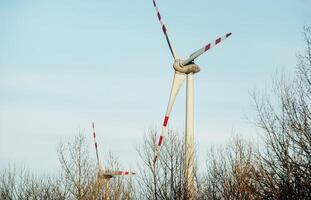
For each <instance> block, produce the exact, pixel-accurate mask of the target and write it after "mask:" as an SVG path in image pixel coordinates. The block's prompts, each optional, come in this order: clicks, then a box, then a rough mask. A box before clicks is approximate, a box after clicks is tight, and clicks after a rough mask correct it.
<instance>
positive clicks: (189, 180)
mask: <svg viewBox="0 0 311 200" xmlns="http://www.w3.org/2000/svg"><path fill="white" fill-rule="evenodd" d="M153 5H154V8H155V10H156V13H157V17H158V20H159V22H160V24H161V27H162V31H163V33H164V35H165V38H166V41H167V44H168V46H169V49H170V51H171V53H172V55H173V58H174V64H173V68H174V70H175V74H174V78H173V84H172V88H171V93H170V97H169V101H168V105H167V109H166V113H165V117H164V120H163V125H162V129H161V134H160V137H159V141H158V143H157V150H156V152H155V156H154V159H153V164H154V165H155V163H156V161H157V159H158V156H159V152H160V149H161V147H162V145H163V141H164V133H165V131H166V127H167V124H168V120H169V117H170V113H171V111H172V107H173V104H174V101H175V98H176V95H177V94H178V91H179V89H180V87H181V86H182V84H183V82H184V80H186V96H187V97H186V127H185V129H186V130H185V158H184V162H185V174H184V175H185V180H186V188H187V192H188V193H189V194H190V195H191V194H193V192H194V189H195V188H194V187H195V186H194V156H193V154H194V119H193V110H194V109H193V107H194V80H193V79H194V74H195V73H198V72H199V71H200V68H199V66H198V65H196V64H195V63H194V60H195V59H196V58H197V57H199V56H200V55H202V54H203V53H205V52H207V51H208V50H210V49H211V48H213V47H214V46H216V45H217V44H219V43H220V42H222V41H223V40H225V39H226V38H228V37H229V36H230V35H231V33H227V34H225V35H224V36H222V37H219V38H217V39H216V40H214V41H213V42H211V43H209V44H207V45H205V46H203V47H202V48H200V49H199V50H197V51H195V52H194V53H192V54H191V55H190V56H189V58H187V59H185V60H183V59H180V58H179V57H178V54H177V52H176V50H175V49H174V47H173V45H172V43H171V42H170V39H169V37H168V33H167V28H166V26H165V24H164V23H163V21H162V17H161V15H160V12H159V9H158V7H157V4H156V2H155V0H153Z"/></svg>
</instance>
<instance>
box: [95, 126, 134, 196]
mask: <svg viewBox="0 0 311 200" xmlns="http://www.w3.org/2000/svg"><path fill="white" fill-rule="evenodd" d="M92 129H93V139H94V144H95V151H96V159H97V166H98V175H97V184H98V185H99V186H100V188H102V187H103V186H104V184H105V185H106V186H105V195H106V193H107V191H108V182H109V180H110V179H111V178H114V177H116V176H131V175H135V173H134V172H128V171H105V170H104V167H103V165H102V164H101V162H100V160H99V156H98V149H97V148H98V145H97V141H96V133H95V125H94V122H93V123H92ZM107 198H109V197H107ZM107 198H105V199H107Z"/></svg>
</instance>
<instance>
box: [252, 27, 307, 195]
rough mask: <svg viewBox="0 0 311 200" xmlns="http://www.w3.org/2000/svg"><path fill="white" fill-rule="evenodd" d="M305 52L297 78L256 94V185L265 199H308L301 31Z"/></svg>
mask: <svg viewBox="0 0 311 200" xmlns="http://www.w3.org/2000/svg"><path fill="white" fill-rule="evenodd" d="M304 39H305V41H306V52H305V53H304V54H302V55H299V56H298V64H297V72H298V73H297V76H296V77H294V79H293V80H292V81H289V80H288V79H287V78H285V76H283V77H282V78H281V79H278V80H276V81H275V83H274V88H273V94H275V96H270V97H267V96H263V95H258V93H255V94H254V95H253V99H254V104H255V106H256V111H257V114H258V119H257V125H258V126H259V127H260V128H261V129H262V130H263V133H264V138H265V151H264V152H262V153H261V156H260V166H261V167H260V169H261V170H260V171H258V174H257V176H258V180H257V183H258V185H259V186H260V195H261V197H262V198H264V199H311V129H310V125H311V124H310V120H311V113H310V112H311V110H310V109H311V107H310V106H311V104H310V103H311V101H310V100H311V98H310V97H311V96H310V95H311V73H310V72H311V40H310V39H311V30H310V27H305V28H304Z"/></svg>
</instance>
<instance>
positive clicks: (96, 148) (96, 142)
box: [92, 122, 100, 169]
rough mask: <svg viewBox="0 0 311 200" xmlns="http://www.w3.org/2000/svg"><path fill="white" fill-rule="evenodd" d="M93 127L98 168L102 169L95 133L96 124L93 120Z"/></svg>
mask: <svg viewBox="0 0 311 200" xmlns="http://www.w3.org/2000/svg"><path fill="white" fill-rule="evenodd" d="M92 128H93V139H94V144H95V151H96V159H97V165H98V168H99V169H100V162H99V157H98V149H97V141H96V133H95V125H94V122H92Z"/></svg>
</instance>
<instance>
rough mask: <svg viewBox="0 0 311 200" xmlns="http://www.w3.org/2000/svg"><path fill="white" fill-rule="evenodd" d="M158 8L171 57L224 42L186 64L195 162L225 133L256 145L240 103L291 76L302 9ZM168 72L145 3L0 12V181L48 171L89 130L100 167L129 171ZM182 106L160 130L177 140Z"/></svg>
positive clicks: (37, 3)
mask: <svg viewBox="0 0 311 200" xmlns="http://www.w3.org/2000/svg"><path fill="white" fill-rule="evenodd" d="M158 6H159V8H160V11H161V14H162V17H163V19H164V22H165V23H166V24H167V27H168V32H169V35H170V37H171V41H172V43H173V44H174V46H175V47H176V49H177V51H178V53H179V54H180V55H181V56H182V57H186V56H188V55H189V54H190V53H192V52H193V51H194V50H197V49H198V48H200V47H201V46H203V45H204V44H206V43H207V42H210V41H212V40H214V39H215V38H217V37H218V36H221V35H223V34H224V33H227V32H232V33H233V35H232V36H231V37H230V38H229V39H227V40H226V41H224V42H223V43H222V44H220V45H219V46H217V47H215V48H214V49H212V50H211V51H210V52H209V53H207V54H205V55H203V56H202V57H200V59H198V60H197V63H198V64H199V65H200V66H201V72H200V73H199V74H197V75H196V79H195V89H196V91H195V93H196V97H195V100H196V104H195V108H196V110H195V118H196V122H195V125H196V128H195V132H196V140H197V143H198V145H199V152H200V157H202V158H203V157H204V154H205V152H206V150H207V148H208V147H209V146H210V145H211V144H220V143H224V142H226V141H227V140H228V138H229V137H230V135H232V130H235V131H236V132H239V133H241V134H242V135H244V136H246V137H256V130H255V129H254V127H252V126H250V125H249V123H248V121H247V120H246V119H245V115H250V116H252V115H253V114H252V113H253V110H252V108H251V105H250V103H251V101H250V96H249V92H250V91H252V90H253V88H254V87H255V86H256V87H257V88H265V87H266V86H267V85H268V84H269V81H270V80H271V77H272V76H273V74H274V73H275V71H276V70H277V69H281V68H285V69H286V70H287V71H288V72H293V71H294V65H295V62H296V61H295V59H296V58H295V56H296V55H297V54H298V53H299V52H302V51H303V47H304V46H303V40H302V37H301V36H302V34H301V31H302V27H303V25H308V24H309V25H310V24H311V1H308V0H284V1H268V0H262V1H247V0H236V1H224V0H217V1H216V0H213V1H206V0H193V1H177V0H171V1H164V0H159V1H158ZM172 62H173V61H172V57H171V54H170V52H169V49H168V47H167V44H166V42H165V38H164V36H163V34H162V32H161V28H160V25H159V23H158V21H157V18H156V15H155V11H154V8H153V4H152V0H137V1H107V0H101V1H100V0H90V1H82V0H66V1H63V0H62V1H60V0H45V1H43V0H32V1H31V0H28V1H27V0H23V1H22V0H19V1H18V0H2V1H0V169H2V168H3V167H5V166H7V165H8V164H9V163H15V164H17V165H18V166H20V165H26V166H28V167H29V168H31V169H41V170H42V171H43V172H45V171H47V172H50V171H53V170H54V169H55V167H56V166H57V164H58V163H57V155H56V146H57V143H58V141H60V140H66V139H68V137H70V136H72V135H76V134H77V133H78V132H79V130H81V131H83V132H84V133H85V134H88V135H89V141H90V142H92V140H91V139H92V138H91V129H90V128H91V122H92V121H95V123H96V126H97V134H98V138H99V139H98V140H99V144H100V148H101V149H100V153H101V157H104V155H105V154H106V153H107V152H108V151H109V150H111V151H112V152H114V153H115V154H116V155H117V156H118V157H119V158H120V160H121V161H122V163H123V165H124V166H125V167H130V168H133V167H135V163H136V161H137V160H138V159H139V158H138V155H137V153H136V150H135V148H136V147H137V145H138V144H140V143H141V142H142V138H143V134H144V132H145V131H146V130H147V129H148V128H150V127H158V128H159V129H160V126H161V122H162V119H163V115H164V112H165V109H166V104H167V101H168V95H169V91H170V86H171V79H172V75H173V68H172ZM183 89H185V88H183ZM184 105H185V92H184V91H182V92H181V93H180V94H179V95H178V97H177V100H176V104H175V106H174V108H173V112H172V117H171V121H170V126H171V127H173V128H175V129H177V130H180V132H182V130H183V127H184V113H185V106H184ZM90 148H93V145H92V144H91V145H90ZM92 150H93V149H92ZM201 162H204V158H203V160H201Z"/></svg>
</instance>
